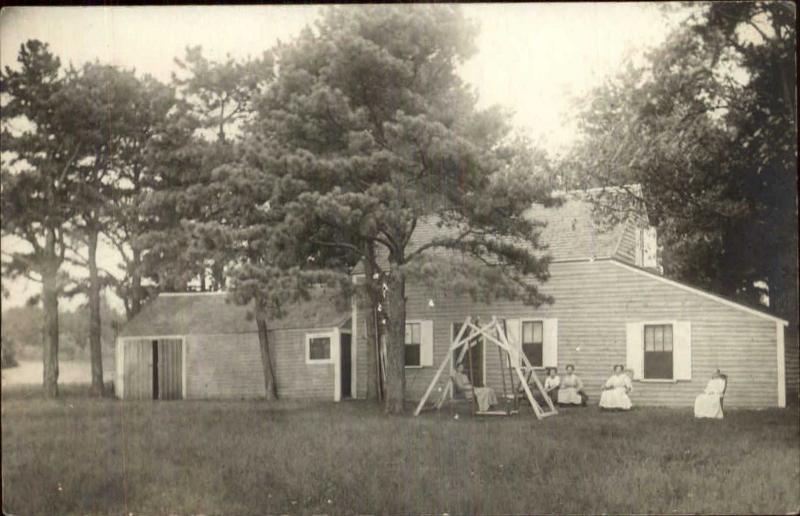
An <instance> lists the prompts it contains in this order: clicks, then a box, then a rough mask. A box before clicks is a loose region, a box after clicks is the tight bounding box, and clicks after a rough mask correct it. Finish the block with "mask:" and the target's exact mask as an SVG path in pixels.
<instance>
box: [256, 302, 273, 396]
mask: <svg viewBox="0 0 800 516" xmlns="http://www.w3.org/2000/svg"><path fill="white" fill-rule="evenodd" d="M256 325H257V326H258V345H259V348H260V350H261V368H262V370H263V371H264V390H265V392H266V397H267V400H268V401H272V400H276V399H278V387H277V385H275V372H274V370H273V369H272V354H271V353H270V349H269V333H268V331H267V330H268V328H267V319H266V314H265V311H264V309H263V306H262V305H261V303H260V302H259V301H256Z"/></svg>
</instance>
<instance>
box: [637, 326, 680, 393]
mask: <svg viewBox="0 0 800 516" xmlns="http://www.w3.org/2000/svg"><path fill="white" fill-rule="evenodd" d="M675 325H676V323H675V321H647V322H644V323H642V378H641V380H640V381H643V382H666V383H674V382H676V381H677V380H675ZM667 326H669V328H670V338H671V343H670V350H669V351H668V352H667V351H664V350H663V347H664V334H663V333H662V337H661V345H662V350H661V351H657V350H651V351H648V350H647V328H648V327H650V328H656V327H660V328H662V331H663V328H665V327H667ZM653 339H654V341H655V329H654V330H653ZM654 345H655V342H654ZM648 353H669V354H670V356H671V360H670V363H671V365H672V367H671V368H670V372H669V377H668V378H654V377H648V376H647V367H646V364H647V354H648Z"/></svg>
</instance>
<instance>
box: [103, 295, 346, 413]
mask: <svg viewBox="0 0 800 516" xmlns="http://www.w3.org/2000/svg"><path fill="white" fill-rule="evenodd" d="M252 312H253V310H252V307H250V306H241V305H236V304H234V303H233V302H230V301H229V300H228V299H227V295H226V293H224V292H218V293H174V294H160V295H159V296H158V297H157V298H156V299H154V300H153V301H152V302H151V303H150V304H148V305H147V306H146V307H145V308H144V309H143V310H142V311H141V312H140V313H139V314H137V315H136V316H135V317H134V318H132V319H131V320H130V321H128V323H127V324H126V325H125V326H124V327H123V329H122V331H121V332H120V334H119V336H118V338H117V342H116V386H115V387H116V389H115V390H116V393H117V396H118V397H120V398H123V399H140V400H141V399H243V398H260V397H263V396H265V387H264V374H263V370H262V365H261V351H260V346H259V341H258V330H257V326H256V322H255V319H254V318H253V316H252ZM268 328H269V331H268V336H269V344H270V352H271V357H272V364H273V368H274V372H275V380H276V384H277V389H278V395H279V396H280V397H282V398H308V399H333V400H336V401H338V400H339V399H341V398H346V397H350V396H351V394H352V393H354V392H355V381H356V378H355V371H354V368H353V367H351V364H353V363H354V362H355V349H354V347H351V346H350V342H351V332H350V311H349V309H346V308H345V309H342V308H341V307H337V303H336V301H335V299H334V298H333V297H332V296H330V295H327V294H326V293H324V292H320V293H319V294H318V295H316V296H314V298H313V299H312V300H311V301H308V302H304V303H299V304H296V305H294V306H292V307H290V309H289V313H287V314H286V315H285V316H284V317H282V318H281V319H277V320H272V321H269V322H268Z"/></svg>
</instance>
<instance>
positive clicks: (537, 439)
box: [2, 387, 800, 515]
mask: <svg viewBox="0 0 800 516" xmlns="http://www.w3.org/2000/svg"><path fill="white" fill-rule="evenodd" d="M68 389H70V390H69V391H68V392H66V393H65V396H64V398H63V399H61V400H59V401H43V400H41V399H39V397H38V392H37V391H34V390H31V389H30V388H22V387H17V388H4V389H3V400H2V438H3V441H2V443H3V444H2V452H3V456H2V461H3V464H2V465H3V509H4V511H5V512H6V514H20V515H30V514H120V513H124V514H130V513H133V514H197V513H203V514H265V513H303V514H308V513H317V514H318V513H329V514H351V513H392V514H401V513H402V514H409V513H439V514H441V513H445V512H446V513H449V514H476V513H484V514H485V513H491V514H498V513H552V512H558V513H564V512H567V513H576V512H579V513H585V512H590V513H598V512H610V513H628V512H658V513H672V512H678V513H687V512H701V513H753V512H757V513H787V512H796V511H798V509H800V429H799V428H798V412H797V409H786V410H764V411H736V410H730V411H728V413H727V414H726V417H725V419H724V420H723V421H695V420H693V419H692V417H691V413H690V411H689V410H669V409H644V408H641V409H638V410H634V411H633V412H631V413H625V414H620V413H601V412H599V411H598V410H597V408H596V407H590V408H587V409H571V410H564V411H562V413H561V414H559V415H558V416H556V417H554V418H550V419H548V420H545V421H536V419H535V418H534V417H533V416H532V415H530V414H524V415H520V416H516V417H513V418H501V417H495V418H486V419H474V418H472V417H471V416H469V415H467V414H464V413H462V414H461V416H460V417H459V418H458V419H455V418H454V417H453V416H454V412H453V409H445V410H443V411H442V412H440V413H430V414H425V415H423V416H422V417H419V418H413V417H411V416H407V417H385V416H383V415H382V414H381V413H380V411H379V410H378V409H377V408H375V407H374V406H372V405H370V404H367V403H365V402H344V403H340V404H333V403H298V402H288V401H281V402H277V403H275V404H272V405H268V404H266V403H265V402H256V401H253V402H246V401H242V402H236V401H231V402H201V401H197V402H194V401H182V402H155V403H154V402H132V403H131V402H126V403H121V402H118V401H114V400H110V399H106V400H89V399H87V398H85V397H84V396H83V395H82V393H81V392H80V389H79V388H77V387H69V388H68Z"/></svg>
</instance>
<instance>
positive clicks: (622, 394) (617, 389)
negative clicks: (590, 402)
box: [600, 364, 633, 410]
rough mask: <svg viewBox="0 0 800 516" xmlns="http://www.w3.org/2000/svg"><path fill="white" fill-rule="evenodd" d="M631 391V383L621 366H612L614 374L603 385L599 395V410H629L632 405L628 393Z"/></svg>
mask: <svg viewBox="0 0 800 516" xmlns="http://www.w3.org/2000/svg"><path fill="white" fill-rule="evenodd" d="M632 390H633V383H632V382H631V379H630V377H629V376H628V375H626V374H625V368H624V367H623V366H622V365H621V364H617V365H615V366H614V374H612V375H611V377H610V378H609V379H608V380H606V383H605V385H603V393H602V394H601V395H600V408H601V409H605V410H630V409H631V407H632V406H633V404H632V403H631V399H630V398H629V397H628V393H629V392H631V391H632Z"/></svg>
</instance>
